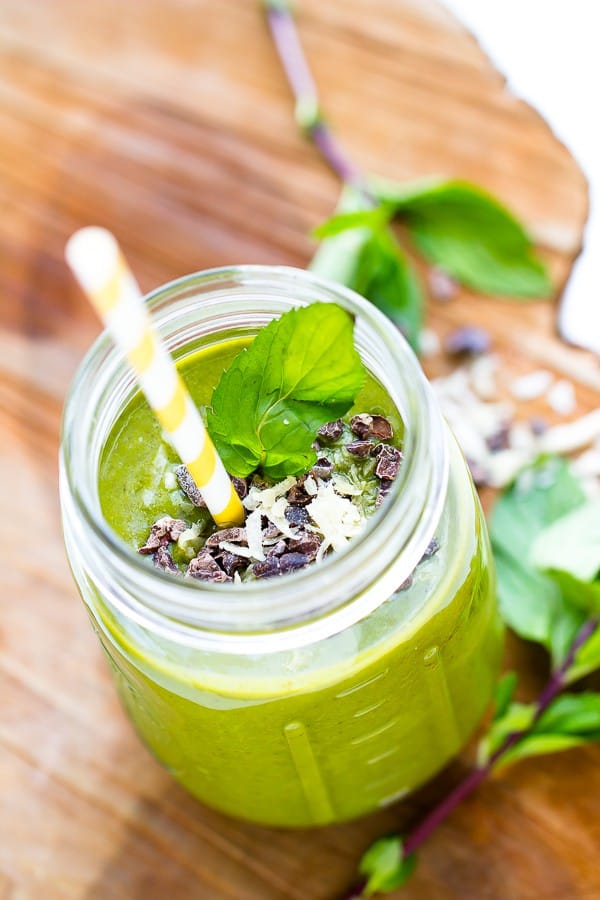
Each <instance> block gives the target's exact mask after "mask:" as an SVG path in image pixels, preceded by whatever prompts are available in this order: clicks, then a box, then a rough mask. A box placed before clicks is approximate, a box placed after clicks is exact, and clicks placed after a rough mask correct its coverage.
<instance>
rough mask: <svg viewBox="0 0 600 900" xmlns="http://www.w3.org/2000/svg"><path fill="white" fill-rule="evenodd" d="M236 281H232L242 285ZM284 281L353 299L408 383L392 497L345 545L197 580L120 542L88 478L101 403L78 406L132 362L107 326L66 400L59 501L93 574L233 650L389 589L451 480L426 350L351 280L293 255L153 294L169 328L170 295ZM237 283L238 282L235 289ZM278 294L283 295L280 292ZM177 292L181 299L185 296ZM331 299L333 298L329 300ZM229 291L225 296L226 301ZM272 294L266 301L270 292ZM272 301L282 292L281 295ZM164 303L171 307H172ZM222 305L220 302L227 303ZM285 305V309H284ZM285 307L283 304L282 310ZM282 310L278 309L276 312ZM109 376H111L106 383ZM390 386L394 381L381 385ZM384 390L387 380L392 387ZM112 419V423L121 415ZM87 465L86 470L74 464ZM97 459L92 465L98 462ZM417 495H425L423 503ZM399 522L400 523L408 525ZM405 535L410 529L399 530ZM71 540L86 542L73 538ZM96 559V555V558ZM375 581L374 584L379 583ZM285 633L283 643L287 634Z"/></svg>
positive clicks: (306, 625)
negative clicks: (413, 491)
mask: <svg viewBox="0 0 600 900" xmlns="http://www.w3.org/2000/svg"><path fill="white" fill-rule="evenodd" d="M232 285H233V286H235V289H234V287H232ZM294 290H296V291H300V292H301V290H305V291H308V292H309V293H310V292H314V293H316V294H318V296H315V297H314V298H313V299H312V300H308V301H306V300H305V299H304V298H302V299H298V298H297V297H296V296H295V295H294ZM257 291H258V292H267V291H273V292H275V293H274V295H273V296H275V295H276V294H277V292H280V293H281V292H283V295H285V296H280V298H279V299H280V302H287V303H288V304H289V306H288V308H291V306H297V305H306V303H307V302H315V301H324V302H338V303H340V304H341V305H342V306H344V308H346V309H348V310H349V311H350V312H351V313H352V314H353V315H354V316H355V317H356V322H357V332H358V328H359V326H360V327H362V328H363V329H364V328H366V329H367V330H368V331H369V332H370V333H372V335H374V339H375V340H376V341H377V342H379V344H380V346H381V349H382V352H383V351H384V350H385V351H386V353H387V354H388V356H387V362H388V364H389V366H390V367H391V368H395V371H388V372H387V373H386V375H387V376H388V377H389V378H396V379H397V381H398V383H402V385H403V387H404V388H405V389H406V399H407V403H408V406H410V409H408V408H407V409H406V410H403V411H402V416H403V419H404V418H405V417H406V421H404V425H405V436H404V450H405V460H404V462H403V464H402V466H401V467H400V473H399V476H398V478H397V479H396V481H395V482H394V485H393V488H392V490H391V491H390V494H389V495H388V497H387V499H386V503H385V504H384V505H383V507H382V508H381V509H380V510H378V511H377V512H376V513H375V514H374V515H373V516H372V517H370V518H369V521H368V522H367V523H366V525H365V527H364V528H363V529H362V531H361V532H360V533H359V534H358V535H357V536H356V537H354V538H353V539H352V540H351V541H350V542H349V543H348V546H347V547H346V548H344V549H343V550H342V551H340V552H337V553H335V554H331V555H330V556H328V557H327V558H325V559H324V560H323V561H322V563H320V564H319V565H318V566H309V567H307V568H306V569H304V570H300V571H298V572H296V573H294V574H293V575H290V576H286V577H285V578H279V579H264V580H260V581H257V582H254V583H252V582H250V583H247V582H246V583H243V584H240V585H238V584H235V583H233V584H224V585H221V584H219V585H213V584H209V583H205V582H200V581H198V580H196V579H174V578H172V577H171V576H168V575H165V574H164V573H162V572H159V571H157V570H155V569H152V568H150V567H149V566H148V565H147V561H145V560H144V559H143V558H141V557H139V556H138V555H137V554H136V553H135V552H134V551H133V550H132V549H131V547H129V546H128V545H127V544H126V543H125V541H123V540H122V539H121V538H120V537H119V536H118V535H117V533H116V532H115V531H113V529H112V528H111V527H110V525H109V524H108V522H107V521H106V520H105V519H104V517H103V516H102V513H101V510H100V505H99V500H98V497H97V486H98V485H97V475H98V472H97V469H96V470H95V483H90V482H92V481H93V479H92V477H91V474H90V471H88V469H87V468H84V469H83V471H84V472H86V473H87V474H88V475H90V477H88V478H87V479H86V478H85V477H84V478H81V477H80V476H81V475H82V470H81V469H82V466H84V465H86V466H87V464H88V463H89V462H90V461H89V459H87V458H86V457H87V456H89V454H88V447H87V443H86V438H88V437H89V434H90V430H91V429H92V428H94V427H95V425H97V417H96V415H95V412H94V411H88V414H87V415H85V416H84V419H83V427H78V425H81V422H80V420H79V418H78V416H77V412H78V411H79V410H80V409H81V407H82V405H84V404H85V402H86V399H87V400H89V398H90V396H92V397H93V396H94V393H93V392H94V390H95V389H96V388H97V390H96V395H95V396H96V397H97V396H99V393H98V392H99V390H100V382H101V379H100V377H99V376H100V374H101V373H104V377H105V380H106V379H107V378H108V374H107V372H109V370H110V372H112V373H113V374H114V373H115V372H117V373H119V372H120V373H121V376H123V373H127V371H128V369H127V364H126V363H125V361H124V360H122V359H121V358H120V356H119V354H118V351H117V350H116V348H114V347H113V345H112V342H111V340H110V337H109V335H108V334H107V333H106V332H103V333H102V334H101V335H100V336H99V337H98V338H97V340H96V341H95V342H94V344H93V345H92V347H91V348H90V350H89V351H88V353H87V354H86V356H85V357H84V360H83V361H82V363H81V365H80V367H79V369H78V371H77V373H76V375H75V378H74V380H73V383H72V386H71V389H70V391H69V394H68V396H67V400H66V403H65V410H64V416H63V431H62V441H61V454H60V456H61V464H60V468H61V478H60V481H61V502H62V505H63V516H64V519H65V533H66V538H67V531H68V523H69V522H70V523H71V527H72V529H73V530H74V533H75V532H76V533H77V539H78V540H79V541H81V540H83V542H84V543H85V542H86V541H88V542H91V544H92V545H93V551H94V552H93V553H91V554H89V556H90V558H91V560H92V561H90V560H88V561H87V563H86V564H87V565H89V566H90V575H91V577H92V578H93V579H94V580H95V579H96V578H99V577H102V590H101V593H102V594H103V596H105V598H106V599H107V600H108V602H109V603H110V604H112V605H113V606H114V607H115V608H117V609H118V610H119V611H120V612H121V613H122V614H124V615H126V616H128V617H130V618H132V619H133V620H134V621H137V622H138V624H142V625H143V626H144V627H147V628H149V629H150V630H151V631H154V632H158V633H160V634H162V635H163V636H168V637H169V638H175V639H176V640H178V641H180V642H182V643H186V644H190V645H197V644H201V645H206V644H207V643H208V644H213V643H214V641H219V642H222V641H223V639H225V640H226V643H227V644H228V645H231V648H234V647H235V652H247V650H248V648H249V647H251V646H254V645H256V646H259V645H260V647H261V649H264V643H265V641H267V642H268V640H269V638H274V639H275V641H274V642H273V643H274V645H275V644H276V649H281V648H282V634H283V633H286V634H287V635H288V639H287V642H288V643H289V646H300V645H302V644H306V643H309V642H312V641H313V640H315V638H322V637H324V636H327V635H329V634H334V633H336V632H338V631H340V630H342V629H343V628H344V627H348V626H349V625H351V624H354V622H356V621H358V620H359V619H361V618H363V617H364V616H365V615H367V614H368V613H369V612H372V611H373V609H375V608H376V607H377V606H378V605H379V604H380V603H381V602H383V601H384V600H385V599H387V597H388V596H390V595H391V594H392V593H393V592H394V590H395V589H397V587H398V585H400V584H401V583H402V582H403V581H404V580H405V578H407V577H408V576H409V575H410V573H411V572H412V570H413V569H414V568H415V566H416V564H417V563H418V561H419V559H420V557H421V555H422V553H423V552H424V549H425V547H426V546H427V543H428V542H429V540H430V538H431V537H432V535H433V531H434V530H435V527H436V526H437V523H438V521H439V517H440V515H441V511H442V507H443V502H444V499H445V493H446V485H447V479H448V450H447V442H446V434H445V429H444V426H443V422H442V419H441V415H440V413H439V410H438V408H437V403H436V401H435V398H434V396H433V392H432V390H431V388H430V386H429V384H428V383H427V380H426V378H425V376H424V374H423V372H422V370H421V367H420V365H419V363H418V360H417V358H416V356H415V355H414V353H413V352H412V350H411V349H410V347H409V346H408V343H407V342H406V340H405V339H404V337H403V336H402V335H401V334H400V332H399V331H398V330H397V328H396V327H395V326H394V325H393V324H392V323H391V322H390V320H389V319H387V318H386V317H385V316H384V315H383V313H381V312H380V311H379V310H378V309H376V308H375V307H374V306H373V305H372V304H371V303H369V302H368V301H366V300H365V299H364V298H362V297H360V296H359V295H358V294H356V293H355V292H354V291H352V290H350V289H348V288H346V287H343V286H341V285H338V284H335V283H333V282H330V281H328V280H327V279H324V278H322V277H320V276H317V275H314V274H313V273H310V272H307V271H305V270H303V269H296V268H291V267H286V266H259V265H244V266H230V267H219V268H213V269H208V270H204V271H200V272H196V273H193V274H191V275H187V276H183V277H181V278H178V279H175V280H173V281H171V282H168V283H167V284H165V285H162V286H160V287H158V288H156V289H155V290H153V291H151V292H150V293H149V294H148V295H147V296H146V298H145V300H146V303H147V305H148V307H149V308H150V310H152V311H153V312H154V317H155V321H156V324H157V327H158V328H159V330H161V331H163V335H164V336H166V335H165V332H166V330H167V326H168V325H169V322H170V321H171V322H172V316H171V317H170V315H169V308H168V304H169V303H170V302H173V301H174V302H183V301H182V300H181V298H182V297H183V296H184V295H186V296H187V295H189V294H190V292H194V293H193V294H191V297H192V299H195V298H200V297H201V296H202V292H204V293H205V294H206V296H209V295H214V296H216V295H217V294H220V295H221V296H227V297H233V296H235V297H237V298H238V299H239V298H240V297H242V296H245V295H249V294H253V293H254V294H255V293H256V292H257ZM236 292H237V293H236ZM278 296H279V295H278ZM178 298H179V299H178ZM325 298H327V299H325ZM222 302H223V301H222V300H221V301H220V303H221V304H222ZM265 302H266V301H265ZM273 302H275V301H274V300H273ZM165 306H166V311H165V308H164V307H165ZM219 308H221V307H219ZM282 311H285V310H282ZM279 314H280V313H279ZM271 317H273V316H271ZM102 384H104V382H102ZM384 387H386V385H385V384H384ZM386 389H387V388H386ZM114 421H115V418H113V419H112V422H111V425H112V424H114ZM78 466H79V469H78V468H77V467H78ZM93 471H94V470H93V466H92V469H91V472H93ZM415 478H419V479H420V484H421V487H422V491H421V495H420V498H419V502H418V503H417V502H415V499H414V496H413V502H412V503H411V502H410V490H409V489H408V488H407V485H409V486H410V484H411V483H412V481H413V480H414V479H415ZM419 504H420V505H419ZM400 532H401V534H400ZM400 538H402V540H400ZM381 541H391V542H393V543H394V546H396V547H397V548H398V552H397V553H396V554H395V555H394V553H391V552H388V551H389V548H388V547H387V546H384V547H382V546H381ZM67 544H68V550H69V552H70V553H71V552H72V553H77V549H76V547H75V545H74V543H73V539H71V540H70V541H69V540H67ZM377 553H379V556H380V558H381V571H378V573H377V577H376V579H374V580H373V579H371V580H369V579H368V578H365V576H364V572H363V571H361V567H362V568H363V569H364V568H365V567H367V566H368V565H369V561H370V560H371V559H372V558H373V555H374V554H377ZM96 557H97V559H96V564H94V562H93V560H94V558H96ZM371 582H373V583H371ZM343 584H347V585H349V586H350V587H351V592H350V596H349V597H345V596H344V592H343V591H342V592H341V593H342V596H341V597H340V585H343ZM284 643H285V642H284Z"/></svg>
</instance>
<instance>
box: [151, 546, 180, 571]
mask: <svg viewBox="0 0 600 900" xmlns="http://www.w3.org/2000/svg"><path fill="white" fill-rule="evenodd" d="M154 565H155V566H156V568H157V569H160V571H161V572H170V573H171V574H173V575H179V574H180V572H179V569H178V568H177V566H176V565H175V562H174V560H173V557H172V556H171V554H170V553H169V551H168V550H167V548H166V547H159V548H158V550H157V551H156V553H155V554H154Z"/></svg>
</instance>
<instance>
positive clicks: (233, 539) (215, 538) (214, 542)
mask: <svg viewBox="0 0 600 900" xmlns="http://www.w3.org/2000/svg"><path fill="white" fill-rule="evenodd" d="M221 541H229V543H231V544H246V545H247V544H248V538H247V537H246V529H245V528H223V529H221V531H215V533H214V534H211V536H210V537H209V538H208V539H207V541H206V546H207V547H218V546H219V544H220V543H221Z"/></svg>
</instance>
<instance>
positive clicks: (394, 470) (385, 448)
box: [372, 444, 402, 481]
mask: <svg viewBox="0 0 600 900" xmlns="http://www.w3.org/2000/svg"><path fill="white" fill-rule="evenodd" d="M372 454H373V456H375V457H376V458H377V463H376V465H375V474H376V475H377V477H378V478H381V479H384V480H385V481H393V480H394V478H396V476H397V474H398V472H399V471H400V463H401V462H402V454H401V453H400V451H399V450H398V448H397V447H392V446H391V445H390V444H376V445H375V447H374V448H373V450H372Z"/></svg>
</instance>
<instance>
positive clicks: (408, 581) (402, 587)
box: [396, 572, 413, 592]
mask: <svg viewBox="0 0 600 900" xmlns="http://www.w3.org/2000/svg"><path fill="white" fill-rule="evenodd" d="M412 583H413V574H412V572H411V573H410V575H409V576H408V578H405V579H404V581H403V582H402V584H401V585H400V587H399V588H396V591H397V592H399V591H407V590H408V589H409V587H410V586H411V585H412Z"/></svg>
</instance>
